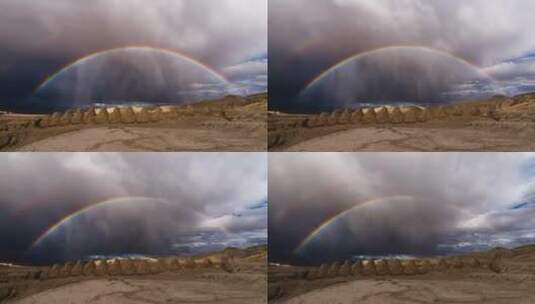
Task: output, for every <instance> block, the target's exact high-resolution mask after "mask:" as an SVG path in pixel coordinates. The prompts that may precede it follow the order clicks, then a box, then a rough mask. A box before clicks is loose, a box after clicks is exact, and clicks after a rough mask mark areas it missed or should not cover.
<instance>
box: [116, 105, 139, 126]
mask: <svg viewBox="0 0 535 304" xmlns="http://www.w3.org/2000/svg"><path fill="white" fill-rule="evenodd" d="M119 111H120V113H121V122H122V123H125V124H131V123H135V122H136V113H134V110H133V109H132V107H123V108H120V109H119Z"/></svg>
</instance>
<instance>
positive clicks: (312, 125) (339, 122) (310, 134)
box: [268, 94, 535, 152]
mask: <svg viewBox="0 0 535 304" xmlns="http://www.w3.org/2000/svg"><path fill="white" fill-rule="evenodd" d="M268 121H269V122H268V126H269V143H268V147H269V150H270V151H292V152H298V151H311V152H316V151H317V152H323V151H329V152H357V151H393V152H398V151H400V152H403V151H528V150H530V151H531V150H535V142H534V141H533V138H535V94H525V95H520V96H516V97H513V98H507V97H503V96H496V97H493V98H491V99H488V100H481V101H470V102H463V103H459V104H456V105H449V106H433V107H378V108H365V109H353V110H347V109H346V110H337V111H335V112H333V113H321V114H318V115H299V114H286V113H280V112H270V113H269V115H268Z"/></svg>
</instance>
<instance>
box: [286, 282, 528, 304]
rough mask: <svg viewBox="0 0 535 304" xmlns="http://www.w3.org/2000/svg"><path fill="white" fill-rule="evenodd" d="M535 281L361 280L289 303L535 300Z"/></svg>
mask: <svg viewBox="0 0 535 304" xmlns="http://www.w3.org/2000/svg"><path fill="white" fill-rule="evenodd" d="M533 287H535V286H534V284H533V283H531V285H528V283H518V282H511V281H496V279H494V280H492V281H490V280H489V281H486V280H479V279H477V278H473V279H471V280H469V279H459V280H455V279H426V280H423V279H407V280H400V279H385V280H358V281H353V282H348V283H342V284H338V285H333V286H330V287H326V288H323V289H319V290H314V291H311V292H308V293H305V294H302V295H299V296H296V297H294V298H291V299H289V300H287V301H284V303H286V304H304V303H322V304H329V303H333V304H334V303H336V304H350V303H351V304H352V303H359V304H408V303H421V304H427V303H451V304H456V303H471V304H483V303H485V304H486V303H489V304H512V303H515V304H530V303H535V292H534V291H533Z"/></svg>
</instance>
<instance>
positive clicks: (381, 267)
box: [374, 260, 390, 275]
mask: <svg viewBox="0 0 535 304" xmlns="http://www.w3.org/2000/svg"><path fill="white" fill-rule="evenodd" d="M374 263H375V271H376V273H377V274H378V275H387V274H390V271H389V270H390V269H389V268H388V264H387V263H386V261H385V260H376V261H374Z"/></svg>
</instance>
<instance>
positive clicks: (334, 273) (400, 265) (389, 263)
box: [304, 256, 504, 280]
mask: <svg viewBox="0 0 535 304" xmlns="http://www.w3.org/2000/svg"><path fill="white" fill-rule="evenodd" d="M483 265H484V264H483V263H482V262H481V261H480V260H479V259H477V258H475V257H473V256H462V257H447V258H432V259H405V260H399V259H382V260H359V261H356V262H353V263H351V262H349V261H345V262H344V263H343V264H340V263H339V262H334V263H332V264H322V265H321V266H319V267H317V268H313V269H310V270H308V271H307V272H306V273H305V274H304V277H305V278H306V279H307V280H317V279H326V278H334V277H351V276H400V275H403V276H407V275H409V276H413V275H423V274H427V273H431V272H447V271H456V270H470V269H472V270H473V269H477V268H482V267H483ZM487 265H488V267H489V268H490V269H491V270H493V271H495V272H501V271H503V268H504V266H503V263H502V262H501V258H500V257H497V258H494V259H493V260H492V262H491V263H490V264H487ZM485 267H486V266H485Z"/></svg>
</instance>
